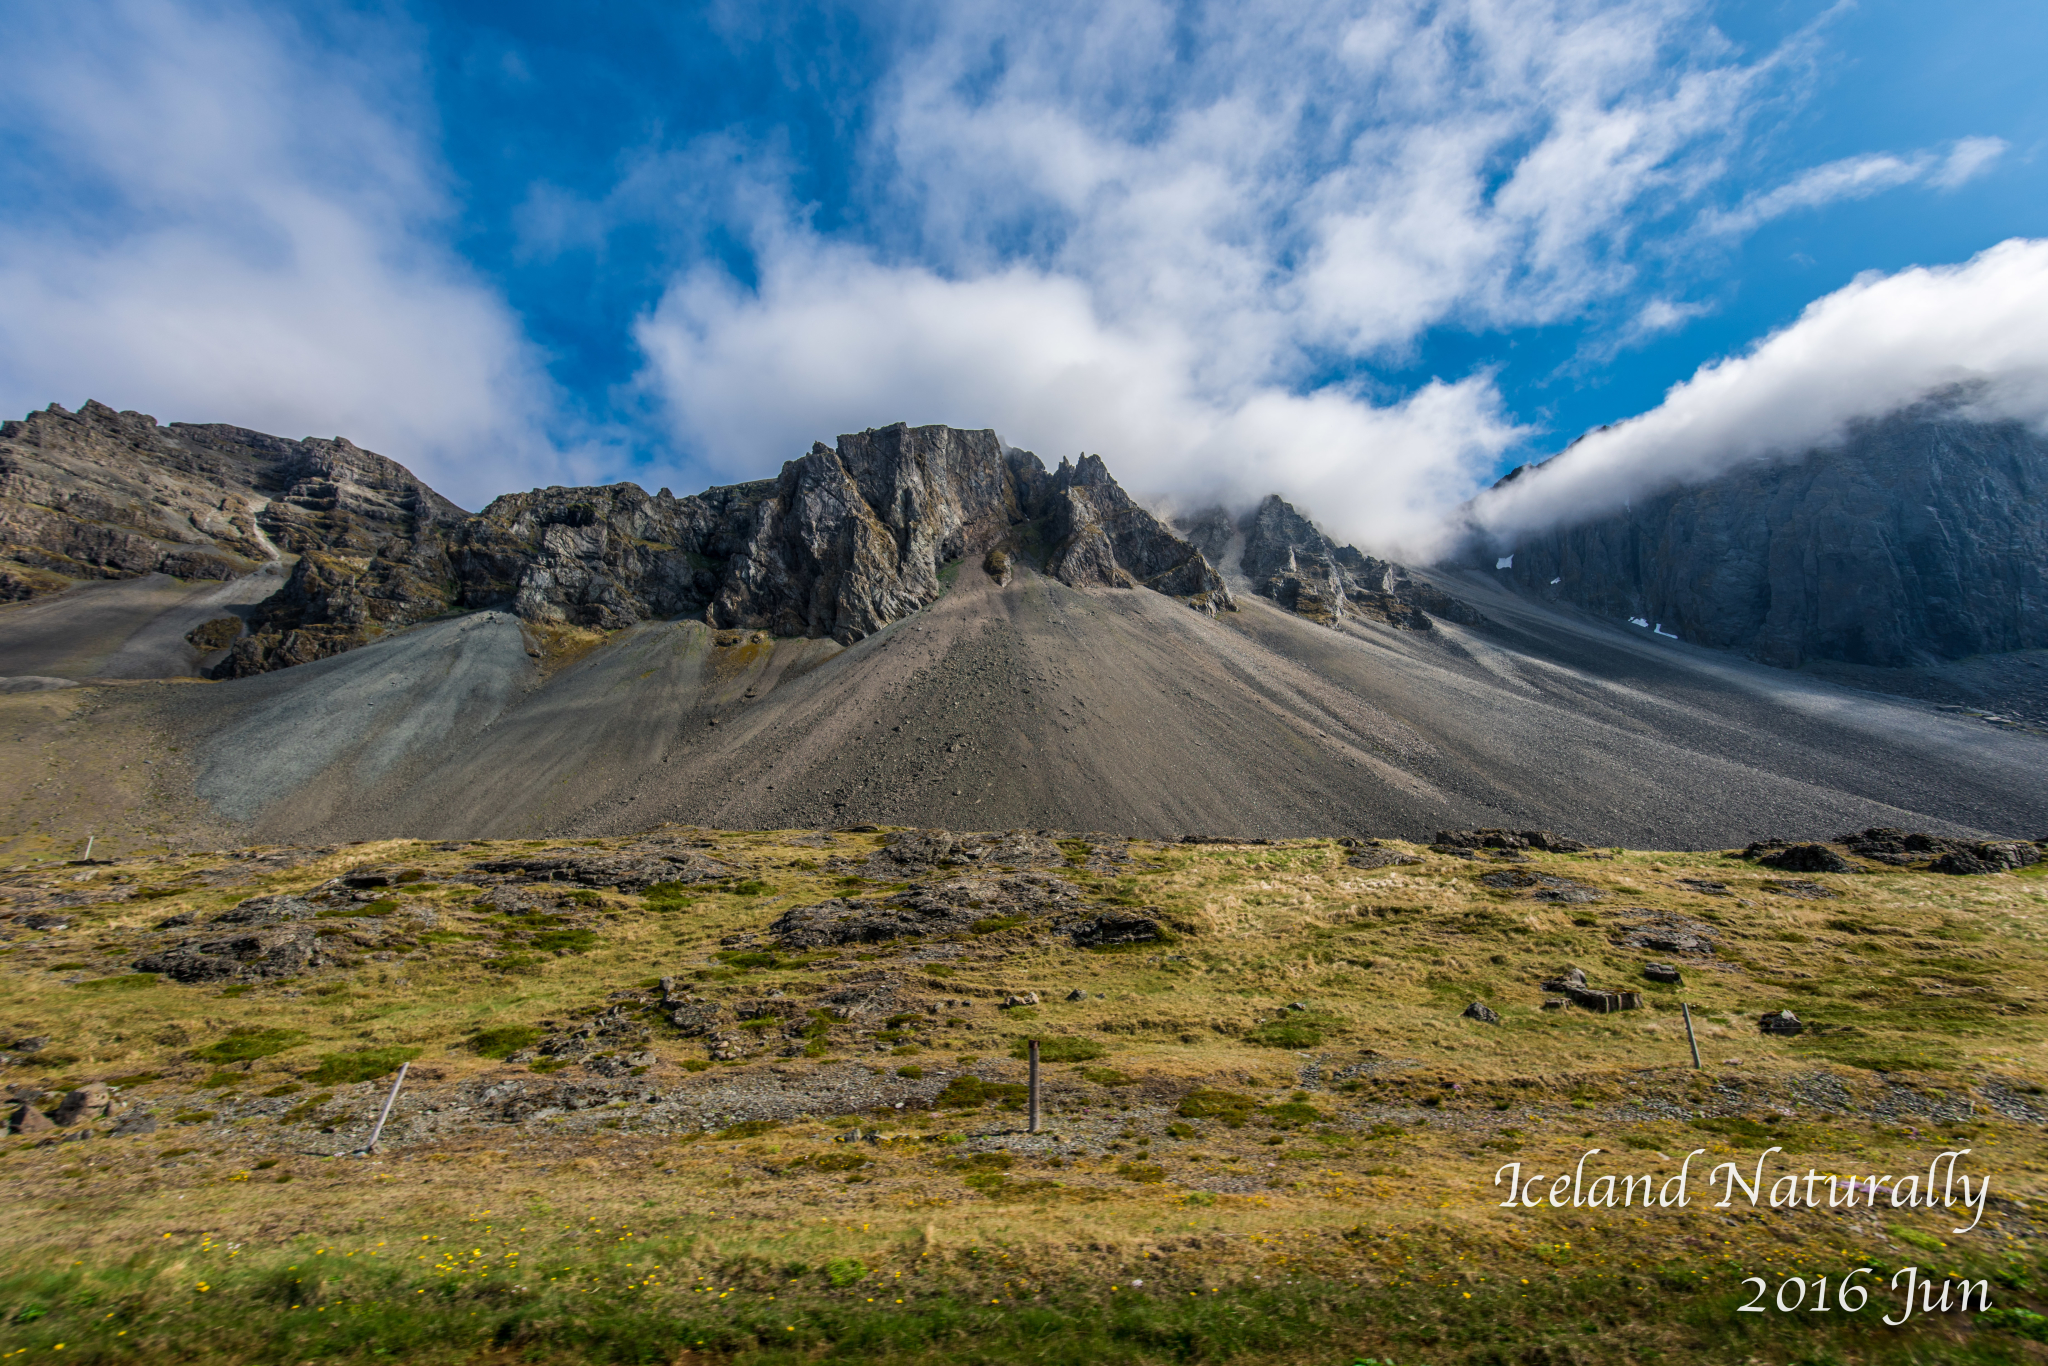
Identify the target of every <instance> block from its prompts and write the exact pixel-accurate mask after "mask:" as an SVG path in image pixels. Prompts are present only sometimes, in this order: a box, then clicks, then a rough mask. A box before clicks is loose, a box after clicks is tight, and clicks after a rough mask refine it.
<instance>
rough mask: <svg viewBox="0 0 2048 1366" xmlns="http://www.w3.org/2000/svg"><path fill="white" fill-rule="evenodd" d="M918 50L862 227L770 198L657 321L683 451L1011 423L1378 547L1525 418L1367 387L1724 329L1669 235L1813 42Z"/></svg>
mask: <svg viewBox="0 0 2048 1366" xmlns="http://www.w3.org/2000/svg"><path fill="white" fill-rule="evenodd" d="M906 28H907V29H908V30H909V31H912V32H914V33H915V34H916V37H915V39H914V40H911V41H907V42H906V43H905V44H904V46H903V47H902V48H901V50H900V51H898V52H896V53H895V54H894V58H893V61H892V62H891V64H890V67H889V70H890V74H889V76H888V78H887V80H886V81H885V83H884V88H883V90H882V92H881V93H880V94H879V96H877V97H876V98H875V99H874V101H873V102H872V105H871V112H872V123H871V125H870V126H871V128H872V132H871V134H870V137H869V140H868V142H867V144H866V145H865V148H864V151H863V154H862V161H861V175H862V179H861V181H860V184H861V185H862V186H863V187H864V188H863V189H862V191H861V195H862V201H861V205H860V208H861V218H862V219H863V221H864V223H865V225H866V227H865V229H864V234H863V235H862V236H860V237H858V238H855V237H851V236H839V237H827V236H826V235H824V234H821V233H819V232H817V231H814V230H812V229H811V228H810V227H808V226H807V225H806V223H807V220H806V210H805V209H804V208H803V207H802V206H800V205H797V204H794V203H785V204H780V205H770V204H767V203H765V202H763V201H760V200H755V201H752V204H751V207H750V209H749V215H748V217H747V218H746V220H745V221H744V222H743V223H742V224H741V225H740V226H741V231H742V232H743V233H744V234H746V235H748V236H749V237H750V238H751V240H752V242H753V244H754V253H755V261H754V262H753V265H754V282H753V283H752V284H751V285H750V286H748V287H744V288H743V287H741V286H740V285H739V284H737V283H736V282H735V281H734V280H733V279H732V278H731V277H730V276H729V275H728V274H726V273H725V272H724V271H722V270H720V269H718V268H716V267H708V266H699V267H697V268H694V269H691V270H688V271H686V272H684V273H683V274H681V275H680V276H679V277H678V278H677V279H676V280H675V281H674V282H673V284H672V285H671V287H670V288H669V289H668V291H667V292H666V295H665V297H664V298H663V300H662V301H661V303H660V305H659V306H658V307H657V308H655V309H654V310H652V311H651V312H649V313H648V314H647V315H646V316H645V317H644V318H643V319H642V320H641V322H640V324H639V327H638V329H637V336H638V339H639V341H640V343H641V346H642V348H643V350H644V352H645V354H646V355H647V357H648V365H647V368H646V370H645V372H644V374H643V377H642V378H643V382H644V383H645V384H646V386H647V387H648V389H649V390H650V391H651V392H652V393H653V394H654V395H655V396H656V398H657V399H658V400H659V401H660V403H661V404H662V405H663V406H664V408H665V410H666V411H667V412H668V414H669V415H670V417H671V419H672V423H673V431H674V433H675V435H676V437H677V439H678V441H679V443H680V444H681V445H682V446H683V447H684V448H685V449H687V450H689V451H691V452H693V453H696V454H698V455H700V456H702V457H704V458H707V459H710V460H713V461H715V462H718V463H719V464H721V465H722V466H723V467H724V468H725V469H726V470H727V471H728V472H729V473H732V474H738V473H740V472H742V471H753V470H758V469H760V468H762V467H763V466H764V465H768V464H770V463H771V462H773V461H776V460H780V459H786V458H788V457H790V456H793V455H795V454H797V453H799V452H801V451H802V450H804V449H806V448H807V447H808V444H809V442H810V440H811V439H813V438H814V437H824V438H827V439H829V438H830V437H831V436H832V435H833V434H835V433H837V432H839V431H841V430H844V429H846V428H848V427H851V426H860V425H866V424H870V423H874V424H879V423H883V422H888V421H893V420H896V419H899V418H900V419H903V420H907V421H911V422H941V421H943V422H954V423H962V422H964V423H969V424H972V425H977V426H980V425H993V426H995V427H996V428H997V429H998V430H999V431H1001V432H1002V433H1003V435H1004V436H1005V437H1006V438H1007V439H1009V440H1011V441H1013V442H1016V443H1017V444H1019V445H1023V446H1027V447H1031V448H1033V449H1036V450H1039V451H1040V452H1041V453H1043V454H1045V455H1047V457H1048V458H1057V457H1058V456H1060V455H1066V454H1070V453H1072V452H1073V451H1076V450H1080V449H1084V448H1085V449H1087V450H1090V451H1100V452H1101V453H1102V454H1103V455H1104V456H1105V457H1106V458H1107V459H1108V460H1109V461H1110V465H1111V468H1112V469H1114V470H1116V471H1117V472H1118V474H1119V477H1120V478H1122V479H1123V480H1124V481H1125V482H1126V483H1127V484H1129V485H1130V486H1131V487H1132V488H1133V489H1134V490H1135V491H1138V492H1140V493H1145V494H1152V495H1167V494H1170V495H1172V496H1174V497H1175V498H1177V499H1179V500H1183V501H1185V500H1188V499H1192V498H1197V497H1201V496H1207V495H1209V494H1211V493H1218V492H1220V493H1225V494H1229V495H1231V496H1235V497H1248V496H1255V495H1257V494H1263V493H1265V492H1269V491H1278V492H1280V493H1281V494H1283V495H1284V496H1287V497H1289V498H1290V499H1293V500H1296V501H1298V502H1300V503H1302V504H1303V505H1304V506H1306V507H1308V508H1310V509H1311V510H1312V511H1313V512H1314V513H1315V514H1316V515H1317V516H1318V517H1319V518H1320V519H1321V520H1323V521H1324V523H1325V524H1326V525H1327V526H1329V527H1330V529H1331V530H1332V531H1334V532H1336V533H1338V534H1340V535H1343V536H1346V537H1354V538H1357V539H1358V540H1359V542H1360V543H1361V544H1362V545H1365V546H1368V547H1370V548H1376V549H1381V550H1395V549H1402V548H1407V549H1410V550H1413V549H1415V548H1417V547H1419V546H1423V545H1425V544H1427V543H1428V542H1429V538H1430V537H1431V536H1432V535H1434V534H1435V532H1436V530H1437V529H1438V528H1439V527H1440V526H1441V524H1442V519H1443V518H1444V517H1445V516H1446V515H1447V514H1449V512H1450V511H1451V510H1452V509H1454V508H1455V507H1456V506H1457V505H1458V503H1459V502H1461V501H1462V500H1463V499H1464V498H1465V497H1467V496H1469V494H1470V492H1471V491H1472V489H1473V488H1475V487H1476V486H1477V481H1478V480H1479V479H1480V478H1482V477H1483V474H1484V472H1485V471H1486V469H1487V468H1488V467H1489V465H1490V463H1491V461H1492V460H1493V459H1494V458H1495V457H1496V456H1497V455H1498V454H1499V453H1500V452H1501V451H1502V450H1504V449H1505V448H1506V447H1507V446H1508V445H1509V444H1510V443H1511V442H1512V441H1513V440H1514V439H1515V438H1516V436H1517V435H1518V432H1517V430H1516V429H1515V427H1514V426H1513V424H1512V423H1511V422H1510V421H1509V420H1508V419H1506V418H1505V417H1504V416H1503V414H1502V410H1501V403H1500V399H1499V396H1498V394H1497V392H1496V391H1495V388H1494V385H1493V383H1492V380H1491V377H1490V375H1489V374H1487V373H1484V372H1481V373H1477V374H1472V375H1467V376H1463V377H1451V379H1450V382H1445V381H1435V382H1432V383H1430V384H1428V385H1426V386H1424V387H1422V388H1420V389H1417V390H1415V391H1414V392H1411V393H1406V394H1404V393H1400V392H1391V391H1387V390H1383V389H1379V388H1376V387H1374V386H1373V385H1372V384H1371V383H1369V382H1360V381H1355V380H1353V379H1350V378H1348V377H1349V376H1354V375H1358V374H1361V373H1366V372H1368V371H1369V369H1370V368H1371V367H1373V366H1376V365H1378V364H1381V363H1383V362H1386V361H1388V360H1397V361H1398V360H1402V359H1405V358H1406V357H1408V356H1409V355H1410V354H1411V353H1412V350H1413V347H1414V346H1415V344H1416V342H1417V340H1418V339H1419V338H1420V337H1421V336H1422V335H1423V334H1424V333H1425V332H1427V331H1428V330H1429V329H1432V328H1436V327H1442V326H1463V327H1470V328H1474V329H1505V328H1513V327H1519V326H1527V325H1538V324H1550V323H1557V322H1561V321H1573V320H1581V319H1584V318H1585V317H1587V316H1588V315H1589V314H1591V313H1595V312H1599V311H1603V310H1604V311H1609V312H1614V313H1618V314H1620V315H1622V316H1623V317H1632V321H1630V322H1624V323H1622V324H1621V325H1620V330H1621V332H1622V333H1624V334H1625V340H1639V339H1640V338H1642V337H1645V336H1648V335H1653V334H1655V333H1658V332H1662V331H1667V330H1670V329H1671V328H1674V327H1677V326H1680V325H1682V324H1683V322H1684V321H1685V320H1686V319H1687V318H1688V317H1690V316H1692V315H1693V314H1695V313H1697V312H1699V311H1701V308H1700V306H1698V305H1692V304H1686V303H1681V302H1677V301H1674V300H1670V299H1663V298H1653V299H1652V300H1651V301H1650V302H1648V303H1647V304H1646V303H1644V302H1642V301H1641V299H1640V297H1639V296H1641V295H1642V294H1645V293H1648V292H1650V291H1648V290H1645V289H1644V285H1643V281H1642V279H1641V278H1640V274H1639V265H1638V263H1639V260H1640V259H1641V257H1642V255H1643V253H1644V250H1645V248H1644V247H1643V243H1644V240H1645V238H1646V237H1656V238H1658V243H1657V245H1656V247H1655V248H1654V250H1652V251H1650V254H1651V255H1653V256H1656V257H1657V258H1658V259H1659V260H1660V261H1661V260H1668V259H1670V258H1671V257H1672V256H1674V255H1678V254H1681V253H1680V251H1679V249H1678V248H1677V247H1676V246H1675V243H1676V241H1677V240H1678V239H1679V238H1681V237H1683V236H1684V235H1686V234H1690V233H1696V232H1697V230H1698V223H1699V216H1698V213H1697V206H1698V205H1699V204H1700V203H1702V202H1703V201H1704V198H1705V196H1706V195H1707V194H1708V193H1709V192H1710V191H1711V190H1713V189H1714V188H1715V187H1717V186H1719V185H1720V184H1722V183H1723V182H1724V180H1725V179H1726V178H1727V176H1728V175H1729V173H1730V172H1729V167H1730V164H1731V162H1732V161H1733V160H1734V159H1735V158H1736V157H1737V156H1738V155H1739V154H1740V152H1741V150H1742V141H1743V137H1744V121H1745V119H1746V118H1748V117H1750V116H1751V114H1752V113H1753V111H1755V110H1757V109H1759V108H1763V107H1766V105H1767V104H1768V101H1769V100H1770V98H1772V97H1773V96H1774V95H1775V93H1777V92H1778V91H1779V90H1780V88H1781V87H1782V85H1783V84H1784V82H1785V81H1786V80H1787V79H1789V77H1788V76H1787V74H1786V72H1787V68H1788V67H1790V66H1791V65H1793V63H1792V61H1791V58H1790V57H1789V56H1788V53H1791V52H1793V51H1794V50H1795V49H1798V47H1799V45H1800V44H1801V43H1803V42H1805V41H1806V38H1805V36H1804V35H1801V36H1800V37H1798V38H1795V39H1794V40H1793V42H1792V43H1791V44H1789V45H1788V47H1787V48H1785V49H1781V50H1779V51H1778V52H1773V53H1766V54H1764V55H1763V56H1762V57H1760V58H1757V59H1754V60H1751V59H1746V58H1744V57H1743V56H1742V55H1741V54H1739V53H1737V52H1736V51H1735V50H1734V49H1733V48H1732V47H1731V45H1729V44H1728V43H1727V41H1726V40H1725V39H1723V38H1722V37H1721V35H1720V34H1719V33H1718V32H1717V31H1716V30H1715V29H1714V28H1713V26H1712V23H1711V20H1710V17H1709V15H1708V12H1707V10H1706V8H1705V7H1704V6H1703V5H1700V4H1694V3H1688V0H1620V2H1619V3H1610V4H1577V3H1565V2H1564V0H1555V2H1553V0H1509V2H1508V3H1500V2H1498V0H1447V2H1446V3H1441V4H1428V5H1422V4H1411V3H1406V0H1323V2H1322V3H1307V4H1303V3H1299V0H1287V2H1285V3H1283V2H1282V0H1244V2H1243V3H1236V4H1229V5H1225V4H1210V5H1197V6H1195V7H1192V8H1189V7H1182V6H1174V5H1168V4H1165V3H1162V2H1161V0H1106V2H1103V0H1097V2H1095V3H1080V0H1074V2H1073V3H1069V4H1057V3H1056V4H1052V5H1050V6H1034V7H1030V8H1028V9H1019V8H1018V7H1016V6H1014V5H1009V4H995V3H992V0H981V2H979V3H976V2H973V0H956V2H955V3H951V4H947V5H945V6H943V7H940V6H934V7H933V8H931V9H929V10H927V11H920V12H919V21H918V22H916V23H911V24H907V25H906ZM1893 160H1894V161H1896V160H1897V159H1893ZM1901 164H1903V163H1901ZM1926 171H1927V168H1922V169H1920V170H1916V171H1915V172H1914V174H1916V175H1918V174H1925V173H1926ZM1885 174H1895V172H1891V171H1888V170H1885V169H1883V168H1879V167H1877V166H1875V165H1874V164H1873V165H1872V166H1867V167H1846V166H1842V167H1834V168H1822V169H1821V171H1819V172H1815V173H1813V175H1812V176H1810V177H1807V178H1805V179H1803V180H1802V181H1801V182H1799V184H1800V186H1801V187H1802V188H1798V189H1787V190H1786V191H1783V192H1781V197H1783V198H1786V199H1788V200H1789V199H1790V198H1792V197H1797V196H1798V195H1806V196H1808V197H1809V198H1811V197H1814V196H1823V197H1824V196H1825V195H1826V194H1830V193H1832V194H1836V195H1839V194H1840V193H1842V192H1844V191H1843V190H1842V189H1841V187H1840V185H1838V184H1837V183H1836V182H1838V181H1846V182H1847V183H1850V184H1854V183H1856V182H1857V177H1858V176H1861V177H1862V178H1863V179H1864V180H1865V181H1868V180H1871V179H1873V178H1880V179H1881V178H1882V177H1883V176H1884V175H1885ZM1831 187H1832V188H1831ZM1774 203H1775V202H1774ZM1770 211H1772V212H1779V211H1783V210H1782V209H1778V208H1776V207H1772V208H1771V210H1770ZM1758 221H1760V220H1758ZM1660 235H1661V236H1660ZM1333 377H1335V378H1333Z"/></svg>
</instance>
